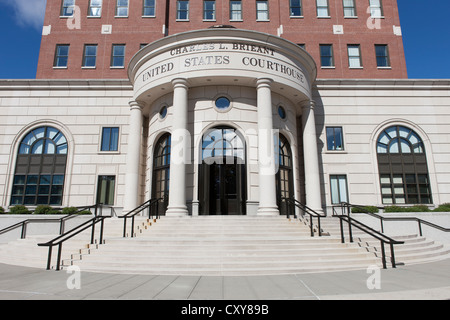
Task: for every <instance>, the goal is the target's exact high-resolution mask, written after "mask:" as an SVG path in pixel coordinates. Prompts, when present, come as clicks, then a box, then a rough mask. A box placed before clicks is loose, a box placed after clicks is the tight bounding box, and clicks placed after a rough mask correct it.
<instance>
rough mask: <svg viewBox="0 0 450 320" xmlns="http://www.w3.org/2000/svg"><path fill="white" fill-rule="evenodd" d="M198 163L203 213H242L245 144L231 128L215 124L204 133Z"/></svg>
mask: <svg viewBox="0 0 450 320" xmlns="http://www.w3.org/2000/svg"><path fill="white" fill-rule="evenodd" d="M202 151H203V152H202V158H203V161H202V164H201V165H200V166H199V200H200V214H202V215H243V214H245V208H246V184H245V181H246V179H245V177H246V175H245V163H244V161H243V160H244V159H243V156H244V145H243V143H242V140H241V138H240V137H239V136H238V135H237V134H236V133H235V132H234V129H231V128H216V129H213V130H211V131H210V132H208V133H207V134H205V136H204V137H203V150H202Z"/></svg>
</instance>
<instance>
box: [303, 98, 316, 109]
mask: <svg viewBox="0 0 450 320" xmlns="http://www.w3.org/2000/svg"><path fill="white" fill-rule="evenodd" d="M300 106H301V107H302V109H303V110H305V109H311V110H314V108H315V107H316V102H315V101H314V100H304V101H302V102H300Z"/></svg>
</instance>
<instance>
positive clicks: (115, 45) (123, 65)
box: [110, 43, 126, 69]
mask: <svg viewBox="0 0 450 320" xmlns="http://www.w3.org/2000/svg"><path fill="white" fill-rule="evenodd" d="M117 47H123V56H122V55H115V54H114V49H115V48H117ZM125 56H126V44H124V43H117V44H116V43H114V44H113V45H112V46H111V61H110V68H111V69H123V68H125ZM115 58H122V62H123V63H122V65H114V59H115Z"/></svg>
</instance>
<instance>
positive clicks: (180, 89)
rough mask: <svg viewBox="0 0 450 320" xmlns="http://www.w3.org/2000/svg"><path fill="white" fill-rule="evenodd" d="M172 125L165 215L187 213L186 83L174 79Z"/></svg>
mask: <svg viewBox="0 0 450 320" xmlns="http://www.w3.org/2000/svg"><path fill="white" fill-rule="evenodd" d="M172 85H173V109H174V110H173V125H172V137H171V141H172V145H171V155H170V182H169V205H168V207H167V212H166V215H167V216H185V215H188V210H187V206H186V165H187V164H188V163H189V161H190V152H191V151H190V135H189V132H188V130H187V126H188V83H187V80H186V79H174V80H172Z"/></svg>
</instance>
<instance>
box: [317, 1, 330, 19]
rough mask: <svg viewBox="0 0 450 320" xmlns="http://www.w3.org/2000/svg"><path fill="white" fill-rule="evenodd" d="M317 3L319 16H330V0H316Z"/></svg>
mask: <svg viewBox="0 0 450 320" xmlns="http://www.w3.org/2000/svg"><path fill="white" fill-rule="evenodd" d="M316 5H317V16H318V17H329V16H330V12H329V10H328V0H316Z"/></svg>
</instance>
